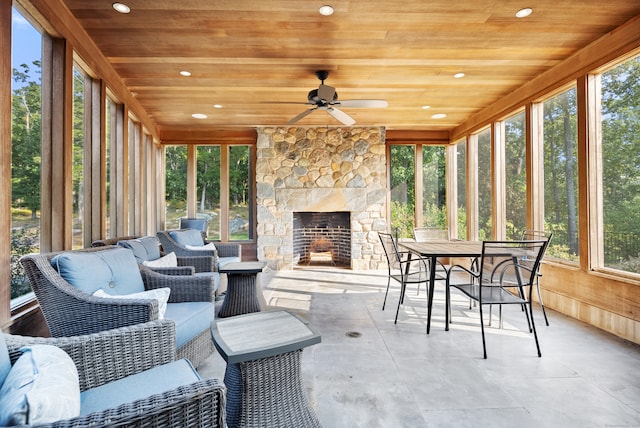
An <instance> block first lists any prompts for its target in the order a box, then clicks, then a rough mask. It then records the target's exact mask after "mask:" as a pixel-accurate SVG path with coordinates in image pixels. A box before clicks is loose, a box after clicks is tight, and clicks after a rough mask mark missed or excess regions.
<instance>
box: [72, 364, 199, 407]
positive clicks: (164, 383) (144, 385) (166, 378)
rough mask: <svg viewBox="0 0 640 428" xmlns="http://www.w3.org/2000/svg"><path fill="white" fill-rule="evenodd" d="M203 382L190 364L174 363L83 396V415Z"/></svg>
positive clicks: (81, 401)
mask: <svg viewBox="0 0 640 428" xmlns="http://www.w3.org/2000/svg"><path fill="white" fill-rule="evenodd" d="M199 380H200V376H198V373H197V372H196V370H195V369H194V368H193V366H192V365H191V363H190V362H189V361H188V360H184V359H183V360H178V361H173V362H171V363H168V364H164V365H161V366H156V367H153V368H152V369H149V370H146V371H144V372H141V373H138V374H135V375H132V376H128V377H126V378H123V379H120V380H117V381H114V382H110V383H107V384H105V385H102V386H99V387H97V388H93V389H89V390H87V391H84V392H82V393H81V394H80V415H81V416H85V415H88V414H89V413H93V412H97V411H101V410H106V409H112V408H115V407H118V406H119V405H121V404H124V403H131V402H133V401H135V400H140V399H143V398H146V397H149V396H151V395H153V394H160V393H163V392H165V391H169V390H171V389H174V388H177V387H179V386H182V385H188V384H191V383H193V382H197V381H199Z"/></svg>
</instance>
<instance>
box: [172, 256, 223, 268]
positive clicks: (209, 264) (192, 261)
mask: <svg viewBox="0 0 640 428" xmlns="http://www.w3.org/2000/svg"><path fill="white" fill-rule="evenodd" d="M178 266H193V267H194V268H195V271H196V272H213V269H214V266H215V257H212V256H180V257H178Z"/></svg>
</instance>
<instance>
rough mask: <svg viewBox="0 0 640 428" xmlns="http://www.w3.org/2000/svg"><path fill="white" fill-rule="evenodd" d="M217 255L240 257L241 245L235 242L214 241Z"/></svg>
mask: <svg viewBox="0 0 640 428" xmlns="http://www.w3.org/2000/svg"><path fill="white" fill-rule="evenodd" d="M214 245H215V246H216V250H218V257H242V245H240V244H235V243H221V242H215V243H214Z"/></svg>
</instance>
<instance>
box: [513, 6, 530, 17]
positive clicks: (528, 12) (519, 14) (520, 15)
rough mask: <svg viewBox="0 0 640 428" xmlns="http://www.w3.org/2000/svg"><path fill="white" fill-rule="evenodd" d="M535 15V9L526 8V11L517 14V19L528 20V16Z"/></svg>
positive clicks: (522, 10) (521, 10)
mask: <svg viewBox="0 0 640 428" xmlns="http://www.w3.org/2000/svg"><path fill="white" fill-rule="evenodd" d="M532 13H533V9H531V8H530V7H525V8H524V9H520V10H519V11H517V12H516V17H517V18H526V17H527V16H529V15H531V14H532Z"/></svg>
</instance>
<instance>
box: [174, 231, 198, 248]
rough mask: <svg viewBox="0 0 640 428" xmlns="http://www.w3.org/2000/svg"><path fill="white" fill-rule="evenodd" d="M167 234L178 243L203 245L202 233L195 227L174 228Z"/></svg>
mask: <svg viewBox="0 0 640 428" xmlns="http://www.w3.org/2000/svg"><path fill="white" fill-rule="evenodd" d="M169 236H171V237H172V238H173V240H174V241H176V242H177V243H178V244H180V245H204V241H203V240H202V233H201V232H200V231H199V230H197V229H185V230H174V231H172V232H169Z"/></svg>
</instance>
